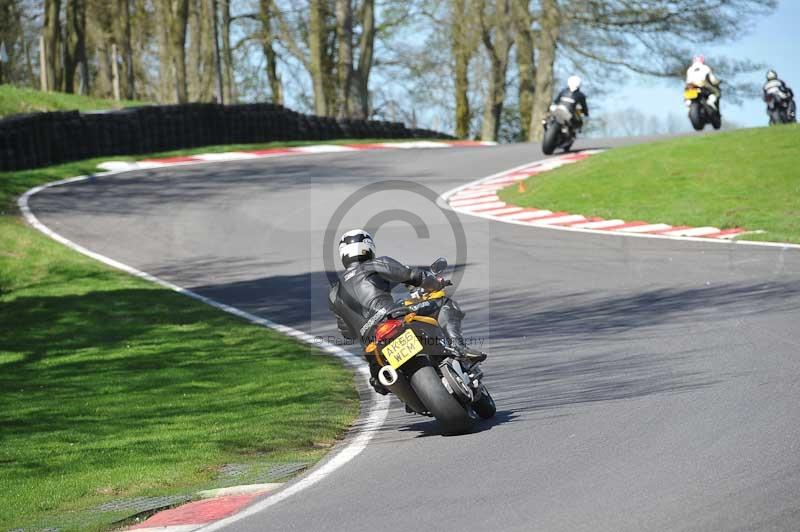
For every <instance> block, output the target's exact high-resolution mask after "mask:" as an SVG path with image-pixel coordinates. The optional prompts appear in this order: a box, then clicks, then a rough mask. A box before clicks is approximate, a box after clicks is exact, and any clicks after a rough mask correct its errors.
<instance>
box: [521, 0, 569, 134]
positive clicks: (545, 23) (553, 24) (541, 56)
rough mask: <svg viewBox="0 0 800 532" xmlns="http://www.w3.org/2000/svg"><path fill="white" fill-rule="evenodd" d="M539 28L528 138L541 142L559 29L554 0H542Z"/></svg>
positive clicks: (549, 97)
mask: <svg viewBox="0 0 800 532" xmlns="http://www.w3.org/2000/svg"><path fill="white" fill-rule="evenodd" d="M539 27H540V30H539V37H538V39H537V41H536V57H537V63H536V89H535V92H534V95H533V110H532V112H531V122H530V128H529V132H530V133H529V137H530V138H531V139H532V140H541V138H542V128H541V127H540V123H541V121H542V120H543V119H544V117H545V115H546V113H547V108H548V107H549V105H550V101H551V100H552V99H553V72H554V66H555V62H556V48H557V46H558V37H559V32H560V29H561V11H560V10H559V7H558V2H557V1H556V0H542V5H541V14H540V16H539Z"/></svg>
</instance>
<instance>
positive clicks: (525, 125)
mask: <svg viewBox="0 0 800 532" xmlns="http://www.w3.org/2000/svg"><path fill="white" fill-rule="evenodd" d="M529 4H530V2H529V1H528V0H513V3H512V14H513V17H514V23H515V30H516V37H515V43H516V47H517V54H516V56H517V77H518V80H519V93H518V101H519V114H520V125H521V135H520V137H521V138H522V139H524V140H530V133H531V115H532V113H533V95H534V94H535V92H536V64H535V58H534V53H533V48H534V32H533V22H534V21H533V16H532V15H531V11H530V6H529Z"/></svg>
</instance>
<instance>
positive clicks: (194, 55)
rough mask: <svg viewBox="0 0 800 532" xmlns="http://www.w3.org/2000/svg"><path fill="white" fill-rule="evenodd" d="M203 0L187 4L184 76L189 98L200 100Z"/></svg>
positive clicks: (202, 73) (202, 76)
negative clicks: (187, 37) (186, 43)
mask: <svg viewBox="0 0 800 532" xmlns="http://www.w3.org/2000/svg"><path fill="white" fill-rule="evenodd" d="M204 3H205V2H202V1H201V2H192V3H191V5H190V6H189V23H188V30H187V34H188V36H189V44H188V48H189V51H188V53H187V60H186V77H187V78H188V80H189V98H191V99H192V100H193V101H202V98H201V96H200V95H201V93H202V91H203V89H202V86H203V78H204V72H203V55H202V51H203V40H204V37H205V36H204V35H203V24H202V21H203V12H202V6H203V4H204Z"/></svg>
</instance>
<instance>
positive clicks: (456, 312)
mask: <svg viewBox="0 0 800 532" xmlns="http://www.w3.org/2000/svg"><path fill="white" fill-rule="evenodd" d="M431 276H432V274H431V273H430V271H428V270H425V269H421V268H412V267H409V266H406V265H405V264H402V263H400V262H398V261H396V260H394V259H393V258H391V257H378V258H375V259H371V260H367V261H364V262H355V263H352V264H350V266H348V267H347V269H346V270H345V271H344V273H343V274H342V276H341V278H340V280H339V281H338V282H337V283H335V284H334V285H333V286H332V287H331V290H330V293H329V305H330V309H331V311H333V313H334V314H335V315H336V319H337V324H338V326H339V330H340V331H341V333H342V336H344V337H345V338H347V339H348V340H359V341H360V342H361V343H362V344H363V343H366V342H367V341H368V340H369V337H370V336H371V334H372V331H373V329H374V328H375V326H376V325H377V324H379V323H380V322H381V321H382V319H383V317H384V316H385V315H386V312H387V311H388V310H390V309H392V308H395V307H397V304H396V303H395V301H394V298H392V294H391V292H392V288H393V287H394V286H396V285H398V284H400V283H404V284H410V285H413V286H422V285H423V284H424V283H427V282H429V281H426V278H429V277H431ZM463 318H464V313H463V312H462V311H461V309H460V308H459V307H458V305H457V304H456V302H455V301H453V300H452V299H450V298H446V299H445V300H444V303H443V304H442V306H441V308H440V309H439V312H438V316H437V319H438V321H439V325H440V326H441V328H442V331H443V332H444V333H445V335H446V336H447V337H448V338H449V339H450V340H452V341H454V342H457V343H459V344H460V343H462V342H463V340H462V338H461V320H462V319H463Z"/></svg>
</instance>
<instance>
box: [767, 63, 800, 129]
mask: <svg viewBox="0 0 800 532" xmlns="http://www.w3.org/2000/svg"><path fill="white" fill-rule="evenodd" d="M763 90H764V101H766V102H769V101H770V99H773V98H774V99H776V100H777V101H778V103H780V104H783V103H785V102H788V104H787V109H788V112H789V119H790V120H791V121H794V120H795V112H796V106H795V102H794V92H792V89H790V88H789V86H788V85H787V84H786V83H784V82H783V80H782V79H780V78H779V77H778V73H777V72H775V71H774V70H768V71H767V82H766V83H764V88H763Z"/></svg>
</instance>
